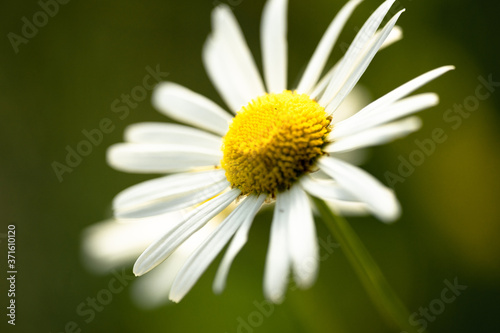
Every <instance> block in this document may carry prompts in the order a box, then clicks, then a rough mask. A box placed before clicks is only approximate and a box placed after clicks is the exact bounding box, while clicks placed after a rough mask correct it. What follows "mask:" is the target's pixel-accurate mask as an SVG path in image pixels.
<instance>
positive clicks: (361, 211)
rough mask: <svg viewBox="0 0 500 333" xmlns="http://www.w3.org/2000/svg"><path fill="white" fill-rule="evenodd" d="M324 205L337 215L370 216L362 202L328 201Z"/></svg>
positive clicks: (368, 210)
mask: <svg viewBox="0 0 500 333" xmlns="http://www.w3.org/2000/svg"><path fill="white" fill-rule="evenodd" d="M325 202H326V204H327V205H328V206H329V207H330V208H331V209H332V210H333V211H334V212H336V213H337V214H338V215H342V216H363V215H368V214H370V209H369V208H368V206H367V205H366V204H365V203H364V202H357V201H342V200H329V201H325Z"/></svg>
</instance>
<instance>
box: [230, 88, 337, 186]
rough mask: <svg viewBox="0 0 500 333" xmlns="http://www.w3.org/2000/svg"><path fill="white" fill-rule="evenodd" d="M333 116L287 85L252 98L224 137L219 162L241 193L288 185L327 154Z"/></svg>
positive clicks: (310, 169) (309, 170)
mask: <svg viewBox="0 0 500 333" xmlns="http://www.w3.org/2000/svg"><path fill="white" fill-rule="evenodd" d="M330 120H331V118H330V117H329V116H328V115H327V114H326V112H325V109H324V108H323V107H321V106H320V105H319V104H318V103H317V102H315V101H313V100H312V99H310V98H309V96H307V95H301V94H298V93H296V92H291V91H284V92H282V93H280V94H266V95H264V96H260V97H258V98H256V99H254V100H252V101H251V102H250V103H249V104H248V105H247V106H245V107H243V108H242V109H241V110H240V111H239V112H238V114H237V115H236V117H234V119H233V122H232V124H231V126H230V127H229V131H228V132H227V134H226V136H225V137H224V141H223V145H222V151H223V158H222V161H221V165H222V167H223V168H224V170H226V178H227V179H228V181H229V182H230V183H231V185H232V187H233V188H239V189H240V190H241V191H242V194H244V195H246V194H250V193H256V194H260V193H267V194H270V195H272V196H274V195H276V193H277V192H279V191H284V190H287V189H289V188H290V186H291V185H292V184H293V183H294V182H295V181H296V180H297V179H298V178H299V177H300V176H301V175H303V174H305V173H308V172H311V171H312V168H313V165H314V162H315V161H316V159H317V158H318V157H319V156H321V155H323V154H325V153H324V152H323V150H322V148H323V146H324V145H325V144H326V143H327V141H326V137H327V135H328V133H329V132H330V130H331V128H330Z"/></svg>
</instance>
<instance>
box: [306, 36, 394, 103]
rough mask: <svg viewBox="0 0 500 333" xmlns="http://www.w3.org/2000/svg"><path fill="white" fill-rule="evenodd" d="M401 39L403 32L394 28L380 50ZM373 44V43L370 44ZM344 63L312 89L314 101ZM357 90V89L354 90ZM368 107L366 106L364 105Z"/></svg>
mask: <svg viewBox="0 0 500 333" xmlns="http://www.w3.org/2000/svg"><path fill="white" fill-rule="evenodd" d="M380 33H381V31H377V33H376V34H375V35H374V36H373V37H372V39H373V40H375V38H377V37H378V36H379V34H380ZM401 38H403V30H402V29H401V28H400V27H398V26H394V28H392V31H391V33H390V34H389V36H387V38H386V40H385V41H384V43H383V44H382V46H381V47H380V50H382V49H384V48H386V47H388V46H390V45H392V44H393V43H395V42H397V41H399V40H400V39H401ZM370 43H371V42H370ZM342 62H343V59H341V60H340V61H339V62H337V63H336V64H335V66H333V67H332V68H331V69H330V70H329V71H328V72H327V73H326V74H325V75H324V76H323V77H322V78H321V80H320V81H319V82H318V84H316V86H314V87H313V88H311V89H310V90H311V92H310V93H309V96H310V97H311V98H312V99H319V97H320V96H321V95H322V94H323V92H324V90H325V89H326V87H327V86H328V84H329V83H330V81H331V80H332V78H333V75H334V74H335V71H336V70H337V68H338V66H339V65H340V64H341V63H342ZM354 89H355V88H354ZM350 95H351V94H349V95H348V96H347V98H349V96H350ZM343 104H344V103H342V104H340V106H339V107H338V108H337V110H335V112H337V111H338V109H340V108H341V107H342V105H343ZM364 105H366V104H364Z"/></svg>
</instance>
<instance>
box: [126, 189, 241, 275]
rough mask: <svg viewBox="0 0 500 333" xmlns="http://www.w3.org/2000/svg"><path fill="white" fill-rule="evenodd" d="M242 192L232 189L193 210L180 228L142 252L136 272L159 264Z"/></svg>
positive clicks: (144, 270)
mask: <svg viewBox="0 0 500 333" xmlns="http://www.w3.org/2000/svg"><path fill="white" fill-rule="evenodd" d="M240 193H241V191H240V190H238V189H233V190H230V191H229V192H226V193H223V194H221V195H219V196H217V197H215V198H214V199H212V200H210V201H207V202H206V203H204V204H203V205H201V206H200V207H198V208H196V209H195V210H193V211H192V212H191V213H190V214H189V215H188V216H186V219H185V221H184V222H183V223H182V224H181V225H179V227H178V228H176V229H174V230H172V231H171V232H169V233H166V234H164V235H163V236H161V237H160V238H159V239H157V240H156V241H155V242H154V243H152V244H151V245H150V246H149V247H148V248H147V249H146V250H145V251H144V252H143V253H142V254H141V256H140V257H139V258H138V259H137V261H136V262H135V265H134V274H135V275H137V276H140V275H143V274H145V273H147V272H149V271H150V270H152V269H153V268H154V267H156V266H157V265H159V264H160V263H161V262H162V261H163V260H165V259H166V258H167V257H168V256H169V255H170V254H172V252H173V251H174V250H175V249H176V248H177V247H178V246H179V245H181V244H182V243H183V242H184V241H185V240H186V239H188V238H189V237H190V236H191V235H192V234H194V233H195V232H196V231H198V230H199V229H200V228H201V227H203V226H204V225H205V224H206V223H207V222H208V221H210V220H211V219H212V218H213V217H214V216H216V215H217V214H219V213H220V212H221V211H223V210H224V209H225V208H226V207H227V206H228V205H229V204H230V203H231V202H232V201H233V200H235V199H236V198H237V197H238V196H239V195H240Z"/></svg>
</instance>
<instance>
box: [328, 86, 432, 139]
mask: <svg viewBox="0 0 500 333" xmlns="http://www.w3.org/2000/svg"><path fill="white" fill-rule="evenodd" d="M438 103H439V97H438V95H436V94H434V93H425V94H420V95H414V96H411V97H407V98H405V99H402V100H400V101H397V102H396V103H393V104H392V105H389V106H387V107H385V108H383V107H381V108H379V109H378V110H376V112H371V113H369V114H367V115H365V116H360V117H356V115H354V116H353V117H351V118H348V119H346V120H344V121H341V122H340V123H338V124H336V125H335V127H334V129H333V130H332V132H330V135H329V138H330V139H331V140H333V141H335V140H338V139H340V138H342V137H346V136H350V135H353V134H355V133H360V132H362V131H364V130H367V129H369V128H372V127H375V126H378V125H382V124H385V123H388V122H390V121H393V120H396V119H398V118H402V117H405V116H408V115H410V114H413V113H415V112H418V111H421V110H425V109H427V108H430V107H432V106H435V105H437V104H438Z"/></svg>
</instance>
